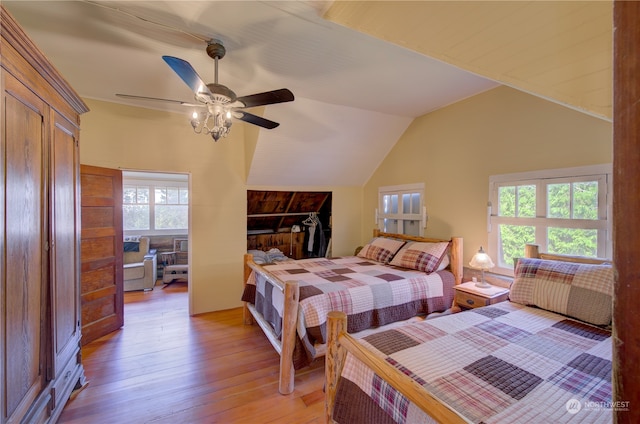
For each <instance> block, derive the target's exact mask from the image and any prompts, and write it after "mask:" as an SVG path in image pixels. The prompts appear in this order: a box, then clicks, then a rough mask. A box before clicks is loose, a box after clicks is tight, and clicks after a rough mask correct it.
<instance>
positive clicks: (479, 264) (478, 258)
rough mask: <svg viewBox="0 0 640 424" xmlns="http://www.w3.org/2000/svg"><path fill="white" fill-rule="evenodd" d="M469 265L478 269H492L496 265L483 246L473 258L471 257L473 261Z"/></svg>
mask: <svg viewBox="0 0 640 424" xmlns="http://www.w3.org/2000/svg"><path fill="white" fill-rule="evenodd" d="M469 265H470V266H471V267H472V268H477V269H490V268H493V267H494V266H495V265H494V263H493V261H492V260H491V258H490V257H489V255H487V253H486V252H485V251H484V250H482V247H480V250H479V251H478V252H477V253H476V254H475V255H473V258H471V262H469Z"/></svg>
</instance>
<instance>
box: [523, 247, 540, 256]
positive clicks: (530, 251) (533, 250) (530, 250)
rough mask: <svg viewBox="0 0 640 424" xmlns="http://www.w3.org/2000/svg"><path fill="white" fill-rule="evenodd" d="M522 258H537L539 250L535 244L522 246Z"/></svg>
mask: <svg viewBox="0 0 640 424" xmlns="http://www.w3.org/2000/svg"><path fill="white" fill-rule="evenodd" d="M524 257H525V258H539V257H540V250H539V248H538V245H537V244H525V245H524Z"/></svg>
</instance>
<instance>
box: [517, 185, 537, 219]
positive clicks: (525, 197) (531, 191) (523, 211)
mask: <svg viewBox="0 0 640 424" xmlns="http://www.w3.org/2000/svg"><path fill="white" fill-rule="evenodd" d="M518 216H519V217H521V218H535V216H536V186H535V185H523V186H518Z"/></svg>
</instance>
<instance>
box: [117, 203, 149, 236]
mask: <svg viewBox="0 0 640 424" xmlns="http://www.w3.org/2000/svg"><path fill="white" fill-rule="evenodd" d="M122 218H123V219H122V220H123V225H124V229H125V230H148V229H149V206H147V205H123V206H122Z"/></svg>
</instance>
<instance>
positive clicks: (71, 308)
mask: <svg viewBox="0 0 640 424" xmlns="http://www.w3.org/2000/svg"><path fill="white" fill-rule="evenodd" d="M53 121H54V125H53V134H52V141H51V148H50V152H51V153H50V174H51V177H50V178H51V190H50V202H51V229H50V231H51V252H50V255H51V267H52V270H51V272H52V274H53V279H52V285H51V297H52V299H53V307H52V319H53V327H52V328H53V335H54V339H53V348H54V353H55V360H54V364H53V365H54V369H53V372H54V375H56V376H57V375H59V373H60V372H62V369H63V367H65V366H66V365H67V363H68V362H69V360H70V359H71V358H72V357H73V356H75V355H77V353H78V350H79V349H80V346H79V341H80V316H79V314H80V297H79V296H80V282H79V281H78V275H79V263H80V252H79V246H78V235H79V234H78V231H79V228H78V227H79V226H78V224H77V223H78V222H79V219H80V217H79V206H78V202H79V193H78V191H79V190H78V183H79V176H78V171H79V169H78V166H77V165H76V164H77V163H78V141H77V135H78V133H77V129H76V128H75V127H74V126H73V125H72V124H71V123H70V122H68V121H67V120H66V119H65V118H64V117H63V116H61V115H60V114H59V113H57V112H54V113H53Z"/></svg>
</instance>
